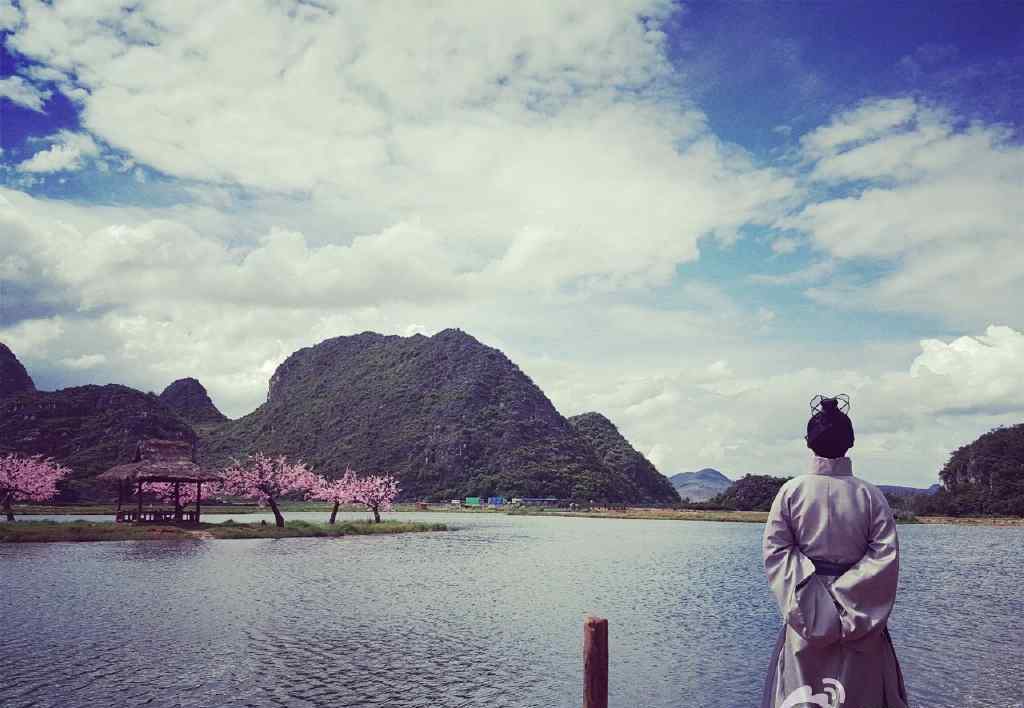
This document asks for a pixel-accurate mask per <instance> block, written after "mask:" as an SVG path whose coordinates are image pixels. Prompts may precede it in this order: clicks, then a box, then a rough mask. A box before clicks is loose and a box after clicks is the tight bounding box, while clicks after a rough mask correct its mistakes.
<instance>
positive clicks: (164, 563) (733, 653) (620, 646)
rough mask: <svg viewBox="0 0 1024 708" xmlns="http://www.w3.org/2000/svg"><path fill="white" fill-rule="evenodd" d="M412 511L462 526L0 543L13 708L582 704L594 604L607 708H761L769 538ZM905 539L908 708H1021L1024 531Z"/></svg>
mask: <svg viewBox="0 0 1024 708" xmlns="http://www.w3.org/2000/svg"><path fill="white" fill-rule="evenodd" d="M356 516H359V517H360V518H361V517H362V515H356ZM413 516H422V517H423V518H426V519H429V520H431V521H441V520H444V521H447V522H449V523H450V524H453V525H455V526H457V527H458V529H457V530H456V531H453V532H449V533H443V534H411V535H406V536H394V537H379V538H347V539H341V540H321V539H287V540H254V541H168V542H124V543H89V544H77V545H76V544H38V545H31V544H21V545H13V544H8V545H4V544H0V589H2V593H0V640H2V642H0V679H2V681H3V684H4V685H3V687H2V689H0V690H2V693H0V704H2V705H3V706H4V707H5V708H15V707H21V706H61V707H62V708H63V707H65V706H68V707H78V706H103V707H105V706H115V705H117V706H138V705H147V706H154V707H160V706H218V707H219V706H288V707H289V708H300V707H303V706H452V707H454V706H485V707H488V708H490V707H492V706H538V707H543V708H554V707H559V706H565V707H567V708H568V707H569V706H579V705H580V704H581V702H582V695H581V688H580V686H581V682H582V668H581V658H580V653H581V646H582V644H581V635H582V619H583V615H584V613H586V612H594V613H597V614H600V615H603V616H605V617H607V618H608V619H609V623H610V637H611V672H612V677H611V704H612V705H613V706H617V707H625V706H637V707H643V708H668V707H669V706H672V707H676V706H711V707H714V708H733V707H736V708H741V707H745V706H754V705H756V703H757V700H758V696H759V692H760V687H761V682H762V681H763V678H764V673H765V667H766V665H767V661H768V658H769V653H770V650H771V647H772V643H773V641H774V639H775V636H776V633H777V631H778V628H779V623H780V620H779V618H778V616H777V614H776V609H775V607H774V605H773V604H772V601H771V598H770V596H769V595H768V592H767V590H766V588H765V586H764V582H763V580H762V571H761V565H760V533H761V527H760V526H759V525H757V524H739V523H737V524H725V523H703V522H671V521H622V520H595V519H569V518H549V519H545V518H536V517H509V516H502V515H468V514H461V515H460V514H454V515H450V516H446V515H441V514H421V515H416V514H402V515H401V517H402V518H409V517H413ZM322 517H323V514H290V515H289V518H313V519H321V518H322ZM236 518H239V517H237V516H236ZM900 534H901V539H902V544H903V553H904V556H903V566H902V578H901V581H902V582H901V589H900V596H899V600H898V603H897V607H896V611H895V613H894V615H893V618H892V620H891V623H890V627H891V629H892V634H893V638H894V641H895V644H896V650H897V653H898V655H899V657H900V659H901V661H902V664H903V668H904V672H905V674H906V677H907V682H908V688H909V690H910V693H911V699H912V702H913V705H914V706H915V707H917V708H940V707H941V708H973V707H975V706H977V707H992V708H1021V707H1022V706H1024V698H1022V691H1024V688H1022V687H1024V678H1022V677H1024V641H1022V640H1024V632H1022V630H1021V619H1022V617H1024V599H1022V598H1024V593H1022V590H1021V588H1022V582H1021V578H1024V529H1019V528H1018V529H1000V528H968V527H956V526H902V527H900Z"/></svg>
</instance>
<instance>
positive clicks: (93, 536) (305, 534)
mask: <svg viewBox="0 0 1024 708" xmlns="http://www.w3.org/2000/svg"><path fill="white" fill-rule="evenodd" d="M447 530H448V527H447V526H446V525H445V524H425V523H416V522H412V523H410V522H402V521H382V522H381V523H379V524H375V523H372V522H369V521H342V522H338V523H336V524H333V525H332V524H312V523H309V522H306V521H290V522H288V524H287V525H286V526H285V527H284V528H283V529H279V528H277V527H276V526H274V525H273V524H267V525H262V524H241V523H236V522H234V521H226V522H224V523H223V524H200V525H199V526H163V525H157V524H139V525H136V524H114V523H109V522H108V523H102V522H101V523H96V522H92V521H76V522H73V523H59V522H53V521H20V522H14V523H0V543H38V542H52V541H72V542H74V541H167V540H195V539H204V540H210V539H240V538H331V537H338V536H370V535H376V534H391V533H415V532H422V531H447Z"/></svg>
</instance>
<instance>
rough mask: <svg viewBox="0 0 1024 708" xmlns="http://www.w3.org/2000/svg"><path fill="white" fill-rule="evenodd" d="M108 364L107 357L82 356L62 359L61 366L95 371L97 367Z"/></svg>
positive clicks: (99, 355) (98, 355) (101, 355)
mask: <svg viewBox="0 0 1024 708" xmlns="http://www.w3.org/2000/svg"><path fill="white" fill-rule="evenodd" d="M106 363H107V357H106V356H105V355H103V354H82V355H81V356H76V357H70V358H65V359H61V364H63V365H64V366H66V367H67V368H69V369H73V370H81V369H95V368H96V367H97V366H100V365H102V364H106Z"/></svg>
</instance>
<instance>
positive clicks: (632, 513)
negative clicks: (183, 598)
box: [14, 502, 1024, 527]
mask: <svg viewBox="0 0 1024 708" xmlns="http://www.w3.org/2000/svg"><path fill="white" fill-rule="evenodd" d="M281 511H282V512H284V513H285V514H287V513H289V512H293V513H294V512H323V513H324V514H325V515H328V514H330V511H331V505H330V504H319V503H307V502H293V503H287V502H285V503H284V504H282V505H281ZM339 511H342V512H355V513H358V512H365V511H366V508H365V507H361V506H349V507H344V506H343V507H341V508H340V509H339ZM415 511H421V512H425V513H451V514H507V515H510V516H541V517H550V516H563V517H574V518H584V519H648V520H664V521H718V522H722V523H759V524H763V523H764V522H765V520H766V519H767V518H768V512H766V511H728V510H704V509H656V508H644V507H636V508H631V509H626V510H625V511H619V510H597V511H569V510H561V509H554V510H546V509H530V508H525V509H524V508H520V509H516V510H507V509H489V508H488V509H475V508H455V507H452V508H446V507H444V506H442V505H431V506H430V507H428V508H427V509H416V507H415V505H413V504H397V505H395V509H394V510H393V512H392V513H398V514H402V513H410V512H415ZM14 513H15V517H16V518H26V517H27V518H28V520H31V517H33V516H49V515H72V516H73V515H79V516H108V515H113V514H114V507H113V505H109V504H96V505H67V506H42V505H24V506H15V507H14ZM266 513H268V509H267V507H259V506H256V505H254V504H224V505H216V504H211V505H204V506H203V514H204V515H205V514H214V515H224V514H238V515H243V514H266ZM61 523H68V522H61ZM296 523H299V522H296ZM897 523H900V524H946V525H952V526H1001V527H1004V526H1011V527H1017V526H1022V527H1024V517H1017V516H914V517H913V518H904V519H900V518H897Z"/></svg>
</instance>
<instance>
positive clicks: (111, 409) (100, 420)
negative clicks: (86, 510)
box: [0, 384, 195, 501]
mask: <svg viewBox="0 0 1024 708" xmlns="http://www.w3.org/2000/svg"><path fill="white" fill-rule="evenodd" d="M149 437H156V438H169V439H176V440H194V439H195V433H194V432H193V431H192V428H191V427H190V426H189V424H188V423H187V422H186V421H185V420H183V419H182V418H180V417H179V416H178V415H177V414H176V413H175V412H174V411H173V410H171V409H170V408H168V407H166V406H165V405H164V404H162V403H161V402H160V401H159V399H157V397H156V396H155V395H153V394H147V393H142V392H141V391H136V390H135V389H133V388H128V387H127V386H118V385H116V384H108V385H106V386H76V387H74V388H65V389H61V390H59V391H35V390H30V391H22V392H20V393H15V394H8V395H0V452H17V453H22V454H27V455H37V454H42V455H46V456H47V457H52V458H54V459H55V460H57V461H59V462H61V463H63V464H65V465H67V466H68V467H70V468H71V472H72V478H71V480H69V481H68V482H67V483H65V484H63V485H62V492H61V497H60V498H61V499H62V500H63V501H74V500H78V499H97V498H107V497H108V496H109V495H108V494H107V492H106V491H105V490H102V489H99V488H98V486H97V484H96V483H95V482H94V481H93V480H92V479H91V478H92V477H95V476H96V475H97V474H99V473H100V472H102V471H104V470H106V469H108V468H110V467H112V466H114V465H115V464H118V463H120V462H127V461H129V460H130V459H131V457H132V455H133V454H134V452H135V447H136V444H137V443H138V441H139V440H141V439H143V438H149Z"/></svg>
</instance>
